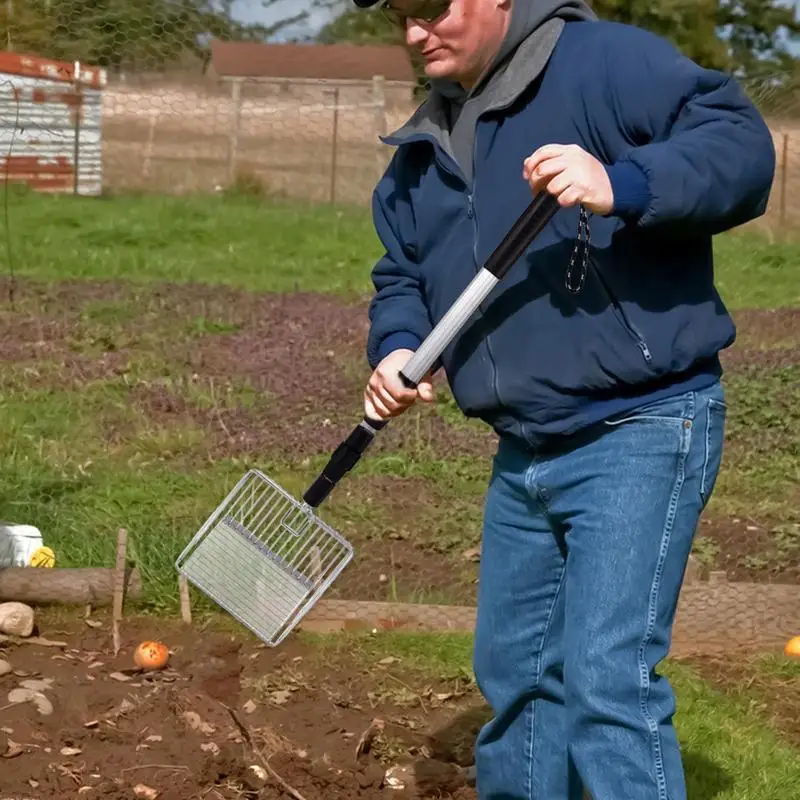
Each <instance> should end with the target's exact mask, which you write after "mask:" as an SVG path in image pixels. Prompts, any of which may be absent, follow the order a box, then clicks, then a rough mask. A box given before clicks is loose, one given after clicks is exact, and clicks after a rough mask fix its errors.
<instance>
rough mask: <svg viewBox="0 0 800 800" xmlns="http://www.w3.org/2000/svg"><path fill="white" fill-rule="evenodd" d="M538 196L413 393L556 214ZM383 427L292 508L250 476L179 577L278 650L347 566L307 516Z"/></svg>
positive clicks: (352, 444)
mask: <svg viewBox="0 0 800 800" xmlns="http://www.w3.org/2000/svg"><path fill="white" fill-rule="evenodd" d="M558 208H559V205H558V201H557V200H556V199H555V198H553V197H552V196H551V195H549V194H540V195H539V196H538V197H536V198H534V200H533V201H532V202H531V204H530V206H529V207H528V208H527V209H526V211H525V212H524V213H523V214H522V215H521V216H520V218H519V219H518V220H517V221H516V222H515V224H514V226H513V227H512V229H511V230H510V231H509V233H508V234H507V235H506V237H505V239H503V241H502V242H501V243H500V244H499V245H498V247H497V249H496V250H495V251H494V252H493V253H492V255H491V256H490V257H489V259H488V261H487V262H486V265H485V266H484V267H483V268H482V269H481V270H480V271H479V272H478V274H477V275H476V276H475V278H473V280H472V281H471V282H470V284H469V285H468V286H467V287H466V288H465V289H464V291H463V292H462V294H461V295H460V297H459V298H458V299H457V300H456V302H455V303H454V304H453V305H452V307H451V308H450V309H449V310H448V312H447V313H446V314H445V315H444V317H443V318H442V319H441V320H440V322H439V323H438V324H437V325H436V327H435V328H434V329H433V330H432V331H431V333H430V334H429V335H428V336H427V338H426V339H425V341H424V342H422V344H421V345H420V347H419V349H418V350H417V351H416V352H415V353H414V354H413V355H412V356H411V358H410V359H409V361H408V363H407V364H406V365H405V366H404V367H403V369H402V371H401V373H400V377H401V379H402V380H403V382H404V383H405V384H406V385H407V386H409V387H414V386H416V385H417V383H418V382H419V381H420V380H421V378H422V377H423V376H424V375H425V374H426V373H427V372H428V370H429V369H430V368H431V367H432V365H433V364H434V363H435V362H436V361H437V359H438V358H439V356H440V355H441V354H442V352H443V351H444V350H445V348H446V347H447V346H448V345H449V344H450V342H451V341H452V340H453V338H454V337H455V336H456V334H457V333H458V332H459V331H460V330H461V329H462V328H463V327H464V325H465V324H466V323H467V321H468V320H469V318H470V317H471V316H472V314H473V312H474V311H475V309H477V308H478V306H479V305H480V304H481V303H482V302H483V301H484V299H485V298H486V297H487V295H488V294H489V293H490V292H491V291H492V289H493V288H494V287H495V286H496V285H497V283H498V282H499V281H500V280H501V278H502V277H503V276H504V275H505V274H506V272H508V270H509V268H510V267H511V266H512V265H513V264H514V263H515V262H516V260H517V259H518V258H519V257H520V256H521V255H522V253H523V252H524V250H525V249H526V248H527V247H528V245H529V244H530V243H531V242H532V241H533V239H534V238H535V237H536V235H537V234H538V233H539V232H540V231H541V230H542V229H543V228H544V227H545V225H546V224H547V223H548V222H549V221H550V219H551V217H552V216H553V215H554V214H555V212H556V211H557V210H558ZM386 424H387V421H386V420H373V419H370V418H368V417H365V418H364V419H363V420H362V421H361V422H360V423H359V424H358V425H356V427H355V428H354V429H353V430H352V431H351V432H350V434H349V436H348V437H347V438H346V439H345V440H344V441H342V442H341V444H340V445H339V446H338V447H337V448H336V450H335V451H334V452H333V454H332V455H331V458H330V460H329V461H328V464H327V465H326V466H325V468H324V469H323V470H322V472H321V473H320V475H319V476H318V477H317V479H316V480H315V481H314V482H313V483H312V484H311V486H310V487H309V488H308V490H307V491H306V493H305V494H304V495H303V500H302V502H299V501H297V500H295V499H294V498H293V497H292V496H291V495H289V494H288V493H287V492H286V491H284V490H283V489H282V488H281V487H280V486H278V484H277V483H275V482H274V481H273V480H271V479H270V478H268V477H267V476H266V475H264V474H263V473H261V472H259V471H258V470H251V471H250V472H248V473H247V474H246V475H245V476H244V477H243V478H242V479H241V480H240V481H239V483H237V484H236V486H235V487H234V488H233V489H232V490H231V492H230V493H229V494H228V496H227V497H226V498H225V499H224V500H223V501H222V503H221V504H220V505H219V506H218V507H217V510H216V511H215V512H214V513H213V514H212V515H211V516H210V517H209V518H208V519H207V520H206V522H205V523H204V524H203V526H202V527H201V528H200V530H199V531H198V532H197V533H196V534H195V536H194V538H193V539H192V540H191V541H190V542H189V544H188V545H187V546H186V548H185V550H184V551H183V553H181V555H180V556H179V558H178V560H177V562H176V567H177V569H178V571H179V572H180V573H181V574H183V575H184V576H185V577H186V579H187V580H188V581H189V582H191V583H192V584H193V585H194V586H196V587H197V588H198V589H199V590H200V591H201V592H203V593H204V594H205V595H207V596H208V597H210V598H211V599H212V600H214V601H215V602H216V603H217V604H219V605H220V606H221V607H222V608H223V609H225V610H226V611H227V612H228V613H229V614H231V615H232V616H233V617H235V618H236V619H237V620H238V621H239V622H241V623H242V624H243V625H244V626H245V627H247V628H249V629H250V630H251V631H252V632H253V633H255V634H256V636H258V637H259V638H260V639H261V640H262V641H263V642H264V643H265V644H267V645H270V646H273V647H274V646H276V645H278V644H280V643H281V642H282V641H283V640H284V639H285V638H286V636H287V635H288V634H289V632H290V631H291V630H292V629H293V628H294V627H295V626H296V625H297V624H298V623H299V622H300V620H301V619H302V618H303V617H304V616H305V615H306V614H307V613H308V612H309V611H310V610H311V608H312V607H313V605H314V604H315V603H316V602H317V600H318V599H319V598H320V597H321V596H322V595H323V594H324V593H325V591H327V589H328V587H329V586H330V585H331V584H332V583H333V581H335V580H336V578H337V576H338V575H339V574H340V573H341V571H342V570H343V569H344V568H345V567H346V566H347V564H348V563H349V562H350V560H351V559H352V557H353V548H352V547H351V545H350V544H349V543H348V542H347V541H346V540H345V539H343V538H342V537H341V536H340V535H339V534H338V533H336V531H334V530H333V529H332V528H331V527H330V526H328V525H326V524H325V523H324V522H323V521H322V520H321V519H319V517H318V516H317V515H316V514H315V513H314V509H316V508H317V507H318V506H319V505H320V504H321V503H322V502H323V501H324V500H325V498H326V497H327V496H328V495H329V494H330V493H331V491H332V490H333V488H334V487H335V486H336V484H337V483H338V482H339V480H341V478H342V477H344V475H345V474H346V473H347V472H349V471H350V470H351V469H352V468H353V467H354V466H355V465H356V463H357V462H358V460H359V459H360V458H361V456H362V455H363V453H364V452H365V451H366V449H367V448H368V447H369V445H370V444H371V443H372V440H373V439H374V437H375V435H376V434H377V433H378V431H380V430H382V429H383V428H384V427H385V426H386Z"/></svg>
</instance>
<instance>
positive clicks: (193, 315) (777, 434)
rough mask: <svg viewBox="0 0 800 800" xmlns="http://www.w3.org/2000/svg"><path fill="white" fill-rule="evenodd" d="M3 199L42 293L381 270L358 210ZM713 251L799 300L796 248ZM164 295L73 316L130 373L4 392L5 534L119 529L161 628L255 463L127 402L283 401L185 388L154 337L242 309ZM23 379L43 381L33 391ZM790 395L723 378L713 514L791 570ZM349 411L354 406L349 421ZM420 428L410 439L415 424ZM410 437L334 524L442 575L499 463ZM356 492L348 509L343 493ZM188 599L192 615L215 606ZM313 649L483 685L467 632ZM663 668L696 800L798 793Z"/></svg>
mask: <svg viewBox="0 0 800 800" xmlns="http://www.w3.org/2000/svg"><path fill="white" fill-rule="evenodd" d="M9 200H10V202H9V222H10V234H11V235H10V248H11V253H12V265H13V268H14V272H15V274H17V275H20V276H24V277H27V278H32V279H37V280H41V281H43V282H46V283H47V282H50V283H58V282H59V281H62V280H68V279H87V280H89V279H91V280H112V279H113V280H119V281H124V282H128V283H131V284H136V285H139V286H142V285H143V284H158V283H159V282H162V281H169V282H178V283H181V282H198V283H204V284H215V285H217V284H222V285H227V286H231V287H235V288H239V289H243V290H247V291H253V292H270V291H281V292H283V291H286V292H288V291H294V290H298V289H299V290H308V291H325V292H333V293H337V294H341V295H347V296H352V295H354V294H360V293H363V292H368V291H369V289H370V283H369V270H370V268H371V266H372V264H373V263H374V260H375V258H376V257H377V255H378V254H379V247H378V243H377V239H376V237H375V235H374V232H373V230H372V224H371V221H370V219H369V215H368V213H367V212H366V211H365V210H364V209H352V208H345V209H341V208H338V209H337V208H330V207H326V206H325V207H316V208H312V207H306V206H302V205H299V204H286V203H280V204H279V203H276V202H272V201H270V202H265V201H263V200H258V199H252V198H245V197H199V196H198V197H188V198H157V197H156V198H151V197H120V198H114V199H103V200H76V199H73V198H59V197H41V196H35V195H32V194H26V193H17V192H14V193H12V195H11V196H10V198H9ZM0 227H2V224H1V223H0ZM716 250H717V254H718V266H717V279H718V285H719V288H720V291H721V293H722V296H723V299H724V300H725V301H726V303H727V304H728V305H729V307H731V308H734V309H736V308H743V307H771V306H786V305H798V304H800V293H799V291H798V290H799V287H800V280H798V262H800V258H799V257H800V247H799V246H797V245H789V244H785V245H772V244H770V243H769V242H767V241H766V240H765V239H762V238H760V237H759V236H758V235H756V234H754V233H751V232H747V233H744V232H742V233H736V234H734V235H730V236H726V237H720V238H718V239H717V241H716ZM5 253H6V251H5V248H4V247H2V246H0V272H7V271H8V268H9V265H8V263H7V260H6V254H5ZM170 299H171V298H169V294H168V293H167V299H165V298H164V297H158V296H154V295H152V294H151V293H149V290H146V289H144V288H142V289H141V292H140V291H139V289H137V293H136V294H133V295H129V296H126V297H124V298H123V299H121V300H119V301H113V300H109V299H89V300H88V301H86V302H85V303H84V304H83V306H82V307H81V309H80V311H79V314H78V317H79V320H80V327H79V328H78V329H77V330H76V332H75V335H74V339H73V340H72V341H71V342H70V345H69V346H70V351H71V352H72V353H79V354H83V355H84V356H90V357H92V358H98V357H100V356H101V355H102V354H103V353H104V352H106V351H115V350H119V349H120V348H122V347H130V348H132V366H131V368H130V369H129V370H128V371H127V372H125V373H124V374H122V375H117V376H111V377H105V378H101V379H98V380H96V381H93V382H86V383H84V384H83V385H79V386H78V387H77V388H73V389H70V388H69V387H65V386H64V385H63V383H59V382H58V380H55V379H56V378H58V377H59V375H60V370H61V365H60V362H59V357H58V356H56V357H53V358H51V359H49V360H48V359H47V358H34V357H32V358H31V360H30V361H29V362H27V363H25V364H21V365H20V364H9V365H7V367H6V369H5V370H4V375H3V377H2V387H3V388H2V390H0V471H1V472H2V475H3V484H2V489H0V518H4V519H13V520H16V521H25V522H29V523H32V524H34V525H37V526H38V527H40V529H41V530H42V532H43V535H44V538H45V540H46V541H47V543H48V544H50V545H52V546H53V547H54V549H55V551H56V554H57V559H58V564H59V565H61V566H109V565H111V564H113V562H114V555H115V548H116V536H117V531H118V529H119V528H120V527H125V528H127V529H128V531H129V533H130V540H129V541H130V551H131V555H132V557H133V558H134V559H135V560H136V562H137V564H138V565H139V567H140V569H141V571H142V576H143V580H144V589H145V594H144V597H143V601H142V603H141V605H140V607H141V608H142V609H143V610H147V611H152V612H159V613H160V612H163V611H169V612H170V613H174V612H175V611H176V606H177V586H176V576H175V571H174V567H173V565H174V561H175V559H176V557H177V556H178V554H179V553H180V551H181V550H182V548H183V547H184V545H185V543H186V542H187V541H188V539H189V537H190V536H191V535H192V534H193V533H194V532H195V531H196V530H197V527H198V526H199V525H200V523H201V522H202V521H203V520H204V519H205V517H206V516H207V514H208V513H209V512H210V511H211V510H212V509H213V508H214V507H216V505H217V503H218V502H219V501H220V500H221V499H222V498H223V497H224V496H225V494H226V493H227V491H228V490H229V489H230V488H231V486H232V485H233V483H234V481H236V480H237V479H238V478H239V477H241V475H242V474H243V473H244V471H245V470H246V469H247V468H248V467H249V466H250V464H249V463H247V462H246V461H245V460H239V459H235V458H221V459H220V458H215V457H212V456H211V455H210V453H209V451H208V449H207V446H206V445H207V439H208V431H207V429H205V428H203V427H202V425H201V424H199V423H197V422H194V421H192V420H191V419H188V418H185V417H180V418H178V419H177V420H176V421H174V422H171V421H170V420H168V419H160V418H159V419H155V418H152V417H151V416H149V415H148V413H147V412H146V411H145V410H144V409H143V408H142V407H141V406H139V405H137V404H136V403H134V402H132V401H131V395H130V390H131V387H133V386H135V385H136V384H138V383H141V382H144V383H147V384H149V385H152V384H154V383H156V382H158V383H160V384H163V385H164V386H165V387H166V388H167V389H169V390H170V391H171V392H172V393H173V394H175V395H177V396H178V397H180V398H183V399H185V400H187V401H189V402H191V403H193V404H194V405H195V406H196V407H197V408H198V409H201V410H202V409H209V408H211V409H213V408H229V407H236V406H250V405H252V404H253V403H256V402H271V399H270V398H267V397H264V396H261V395H259V396H256V393H255V392H254V391H253V390H252V388H251V387H250V386H249V385H245V384H244V383H241V384H234V385H228V386H224V387H219V386H215V385H212V384H211V383H210V382H207V381H206V380H205V378H204V377H203V376H202V374H201V375H200V376H199V378H198V379H194V378H192V377H191V373H192V368H191V367H190V366H189V365H186V364H183V365H182V366H181V365H179V364H175V363H172V362H170V360H169V358H168V355H166V354H165V353H164V352H163V351H162V349H161V348H160V344H161V343H163V342H165V341H171V340H172V338H173V337H181V341H189V342H197V343H200V342H201V341H203V340H204V339H207V337H214V336H224V335H226V334H228V333H232V332H235V331H237V330H239V328H240V326H241V325H243V324H246V319H245V318H243V317H242V316H241V314H239V312H238V309H237V311H236V313H234V311H233V310H231V309H230V308H226V307H224V303H222V302H221V303H220V304H218V305H214V304H212V306H213V307H208V308H206V307H200V308H197V307H194V306H191V305H186V306H180V305H179V304H178V305H175V304H173V305H169V303H168V300H170ZM26 302H27V303H28V304H29V305H28V306H26V308H25V309H24V311H25V313H30V314H37V313H38V314H45V315H46V314H57V312H59V308H56V307H53V308H51V307H48V308H47V309H46V310H42V309H37V308H36V299H35V298H34V300H33V301H30V300H26ZM52 302H56V301H52ZM176 302H177V301H176ZM2 313H6V312H5V310H4V311H3V312H2ZM9 313H10V312H9ZM795 333H796V332H795ZM276 335H277V334H276ZM787 336H788V337H789V339H787V341H789V340H790V339H792V337H793V336H794V334H793V332H790V331H787ZM789 344H791V341H789ZM771 346H776V345H775V343H771ZM30 370H34V371H35V372H36V375H37V379H38V383H37V384H36V385H35V386H34V385H33V384H32V381H31V374H32V373H31V372H30ZM51 378H52V379H53V380H52V381H50V379H51ZM50 382H52V385H50ZM799 386H800V375H798V372H797V368H796V365H795V366H791V367H787V368H782V369H772V370H769V369H766V370H760V371H759V370H755V371H752V372H740V373H736V374H733V375H730V376H729V377H728V391H729V400H730V405H731V414H730V417H729V419H730V423H729V437H730V438H731V440H732V444H731V447H730V448H729V450H728V456H727V459H726V464H725V468H724V470H723V474H722V475H721V477H720V482H719V486H718V490H717V493H716V494H715V497H714V499H713V500H712V508H713V509H714V510H716V511H718V512H719V513H731V514H733V513H741V514H744V513H749V514H753V513H763V514H765V515H768V516H770V517H779V518H783V519H786V520H788V523H787V527H786V528H785V530H783V529H781V530H783V532H782V533H781V532H779V534H778V535H777V538H776V542H778V543H779V544H780V546H781V548H782V549H781V550H780V552H781V553H783V554H784V557H786V558H792V557H794V554H796V548H797V546H798V543H797V530H796V528H795V527H792V525H794V524H795V523H796V522H797V519H796V506H797V503H796V500H797V489H796V487H797V485H798V484H800V473H799V472H798V454H799V453H800V450H799V449H798V448H800V441H798V431H800V417H798V411H797V409H798V408H800V398H799V397H798V387H799ZM357 407H358V401H357V398H356V399H354V413H355V412H356V410H357ZM430 413H436V414H439V415H440V416H442V417H443V418H444V419H445V420H446V421H447V422H448V423H450V424H452V425H454V426H459V427H470V426H474V425H475V423H467V422H465V421H464V420H463V419H462V418H461V416H460V413H459V412H458V410H457V409H456V408H455V407H454V405H453V403H452V400H451V398H449V396H448V395H447V394H446V393H445V394H444V395H443V402H442V403H441V404H440V405H439V406H438V407H437V408H436V409H434V410H431V411H430ZM414 414H417V412H412V415H411V416H410V418H409V419H410V422H409V423H408V424H409V425H410V426H412V427H413V426H414V424H416V422H415V418H414V416H413V415H414ZM417 430H418V431H419V433H418V435H417V436H416V437H410V438H409V439H408V440H407V442H406V446H405V447H404V448H403V449H394V450H392V449H390V450H389V451H388V452H383V453H372V454H370V455H369V456H368V457H366V458H365V459H364V460H363V461H362V462H361V464H360V465H359V468H358V471H357V473H356V474H354V475H352V476H351V477H349V478H348V479H347V481H348V484H349V485H348V487H347V488H344V489H343V490H342V491H341V492H337V493H335V494H334V496H333V497H332V498H331V501H330V502H329V504H328V505H327V507H326V509H325V512H324V513H325V516H326V518H327V519H329V520H330V521H331V522H332V523H333V524H334V525H335V526H336V527H337V528H339V529H340V530H342V532H343V533H345V534H346V535H350V534H352V536H353V538H354V539H358V537H359V536H362V537H363V538H362V539H360V540H358V541H359V542H360V544H361V545H362V546H365V547H368V546H369V542H370V541H371V540H375V539H377V537H382V536H384V535H385V533H386V530H387V529H388V528H389V527H390V523H391V530H392V532H393V534H394V535H400V536H408V537H413V538H414V540H415V542H416V543H417V544H419V545H420V546H421V547H423V548H424V550H425V552H426V553H428V554H430V555H429V556H428V557H430V558H431V559H435V558H438V557H440V556H439V555H436V554H444V555H441V558H443V559H444V558H445V556H447V557H450V556H453V555H455V557H456V558H458V551H459V550H460V549H462V548H466V547H469V546H471V545H472V544H474V543H475V540H476V537H477V531H478V528H477V525H476V521H477V519H478V516H479V513H480V502H481V500H482V495H483V492H484V490H485V482H486V478H487V469H488V463H487V461H486V460H485V459H476V458H467V457H453V458H443V457H441V455H439V454H437V453H436V452H435V451H434V449H433V448H432V447H431V446H430V443H429V442H428V441H427V439H426V437H425V433H424V431H425V427H424V425H423V424H422V423H421V422H420V423H419V424H418V427H417ZM110 432H114V433H113V435H111V433H110ZM326 458H327V454H325V455H321V456H319V457H317V458H315V459H311V460H310V461H308V462H305V463H302V464H286V463H282V462H281V460H280V459H278V458H275V457H274V456H273V454H271V453H268V452H265V453H258V455H257V460H258V466H259V467H261V468H263V469H265V471H267V472H268V473H269V474H271V475H273V476H274V477H275V478H276V480H278V482H279V483H280V484H281V485H282V486H284V487H285V488H286V489H287V490H289V491H290V492H293V493H295V494H297V493H299V492H300V491H302V489H303V488H304V487H305V485H306V483H307V481H308V479H309V478H311V477H313V475H314V474H315V473H316V471H317V470H318V469H319V467H320V466H321V465H322V462H323V461H324V460H325V459H326ZM381 479H382V480H390V481H401V480H406V479H411V480H419V481H420V483H421V485H424V486H425V487H430V492H431V496H432V497H433V498H434V499H436V500H442V501H444V500H445V499H447V503H446V504H438V505H437V504H436V503H430V504H426V507H425V508H422V509H419V510H418V512H416V513H415V514H413V515H408V516H405V517H404V516H403V515H398V514H396V513H395V510H394V508H393V507H392V506H391V504H384V505H381V504H379V503H372V502H371V499H370V497H369V491H370V482H371V481H375V480H381ZM349 490H352V493H353V496H352V497H348V496H347V495H346V494H345V492H347V491H349ZM389 494H390V496H391V493H389ZM792 509H794V512H793V511H792ZM792 513H795V517H792ZM398 516H400V517H401V520H400V521H399V522H398V521H397V518H398ZM705 555H706V557H707V558H708V559H709V560H710V561H713V558H714V555H715V554H714V552H713V547H711V546H710V545H708V552H707V553H706V554H705ZM453 563H456V564H457V566H456V567H455V569H459V568H463V567H464V564H463V562H462V561H457V562H453V561H452V560H451V561H444V560H443V561H442V564H443V565H445V566H443V567H442V569H443V570H450V571H452V570H453V569H454V568H453ZM387 592H393V593H394V594H393V595H392V596H393V597H396V598H401V599H406V598H409V597H410V598H415V599H425V600H428V601H430V600H434V599H435V600H440V601H442V600H446V597H440V596H439V595H438V594H437V593H436V591H431V592H430V593H428V594H425V593H424V592H419V591H417V592H416V594H415V593H414V592H413V591H407V590H406V588H405V587H402V586H397V585H395V584H394V582H392V583H391V584H390V586H389V588H388V589H387ZM193 594H194V601H195V603H196V605H195V608H196V611H197V613H198V614H203V613H204V612H207V611H209V610H211V608H212V607H211V605H210V604H209V603H207V602H206V601H205V600H204V599H203V598H202V597H201V596H199V595H198V594H197V593H193ZM392 596H389V595H387V599H392ZM304 636H306V635H305V634H304ZM307 638H308V639H309V641H314V642H316V643H317V644H318V646H319V652H320V654H321V658H323V659H326V660H328V661H330V662H331V663H333V661H334V660H335V658H337V657H344V656H347V657H349V658H358V659H360V660H361V661H362V662H363V663H369V662H370V661H371V660H372V661H378V660H380V658H381V657H383V656H386V655H392V656H394V657H396V658H400V659H401V663H402V664H403V666H404V668H406V669H408V670H410V671H411V672H412V673H416V674H418V675H419V676H420V679H435V680H445V681H459V682H464V681H468V680H469V678H470V676H471V666H470V662H471V650H472V641H471V638H470V637H467V636H459V635H454V634H448V635H442V636H436V635H424V636H420V635H411V634H399V633H394V634H381V635H378V636H373V637H362V636H355V635H347V636H340V637H322V638H319V637H317V638H314V637H310V636H309V637H307ZM763 669H764V673H765V674H766V673H767V672H769V671H770V670H771V671H773V672H775V673H777V676H778V677H779V678H780V679H781V680H790V679H796V672H794V673H791V672H789V670H790V669H791V668H790V667H789V666H787V664H786V662H785V661H782V660H774V661H770V662H765V665H764V667H763ZM666 670H667V674H668V675H669V676H670V677H671V679H672V680H673V682H674V684H675V686H676V689H677V693H678V697H679V711H678V716H677V724H678V728H679V732H680V736H681V740H682V742H683V743H684V747H685V754H686V764H687V770H688V775H689V777H688V780H689V786H690V798H692V800H712V799H716V800H762V799H763V798H770V799H771V800H789V798H792V797H794V796H796V794H797V790H796V787H797V785H798V782H800V761H798V756H797V753H795V752H792V751H791V750H790V749H789V748H788V747H787V746H786V745H785V744H783V743H782V742H781V741H780V740H779V738H778V736H777V734H776V733H775V732H774V731H773V730H771V728H770V727H769V725H768V724H767V723H766V722H765V721H764V716H763V713H762V712H761V711H760V710H759V708H757V707H754V704H753V702H751V699H750V698H749V696H748V695H747V694H746V693H744V692H743V693H741V694H737V693H731V692H728V693H725V692H722V691H716V690H714V689H712V688H711V687H710V685H709V683H707V682H705V681H703V680H700V678H699V677H698V675H697V674H696V673H695V672H693V671H692V670H690V669H689V668H687V667H686V666H683V665H680V664H677V663H672V662H670V663H669V664H668V665H667V666H666Z"/></svg>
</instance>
